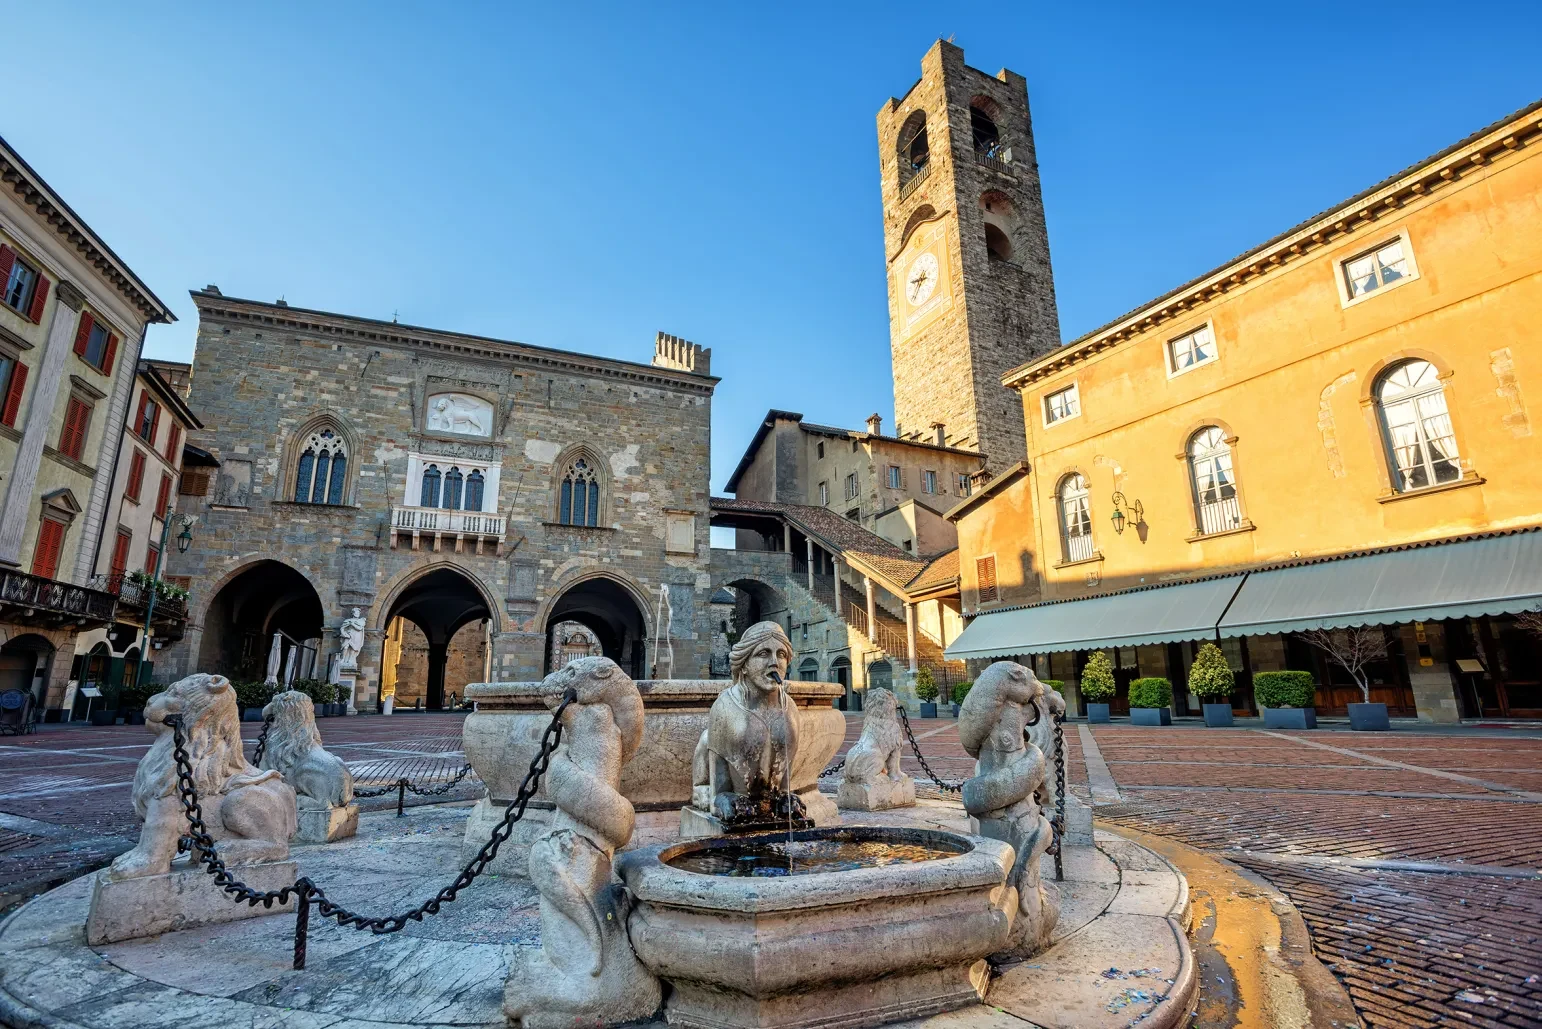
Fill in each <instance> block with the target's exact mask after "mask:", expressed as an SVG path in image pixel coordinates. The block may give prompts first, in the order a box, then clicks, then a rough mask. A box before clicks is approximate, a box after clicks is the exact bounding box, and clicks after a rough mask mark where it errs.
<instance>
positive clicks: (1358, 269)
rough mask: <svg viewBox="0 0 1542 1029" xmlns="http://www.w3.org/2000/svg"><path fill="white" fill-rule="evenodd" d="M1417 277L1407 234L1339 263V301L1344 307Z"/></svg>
mask: <svg viewBox="0 0 1542 1029" xmlns="http://www.w3.org/2000/svg"><path fill="white" fill-rule="evenodd" d="M1418 277H1419V268H1418V265H1417V264H1416V263H1415V262H1414V253H1413V245H1412V244H1411V243H1409V241H1408V233H1407V232H1406V231H1404V232H1401V233H1399V234H1398V235H1397V236H1396V237H1394V238H1392V239H1388V240H1383V241H1382V242H1380V243H1378V244H1376V245H1375V246H1374V247H1371V248H1370V249H1368V250H1362V251H1360V252H1359V253H1357V254H1355V255H1354V256H1353V257H1347V258H1345V259H1344V260H1342V261H1340V262H1339V264H1338V285H1339V300H1340V302H1342V303H1343V305H1344V306H1345V307H1348V306H1350V305H1351V304H1358V303H1360V302H1361V301H1362V300H1365V299H1367V298H1368V297H1370V296H1371V295H1373V294H1376V293H1381V292H1385V291H1386V290H1388V289H1391V288H1392V287H1393V286H1401V285H1402V284H1403V283H1405V282H1410V281H1412V280H1413V279H1416V278H1418Z"/></svg>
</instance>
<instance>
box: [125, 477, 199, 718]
mask: <svg viewBox="0 0 1542 1029" xmlns="http://www.w3.org/2000/svg"><path fill="white" fill-rule="evenodd" d="M171 519H172V514H171V505H170V504H167V505H166V510H165V511H163V512H162V513H161V545H160V548H159V549H157V550H156V552H155V571H154V572H153V573H152V574H151V576H150V582H149V583H148V584H147V585H146V587H145V589H146V591H147V592H148V594H149V596H147V597H146V598H145V625H144V633H143V635H144V640H143V641H142V642H141V643H140V644H139V667H137V668H135V669H134V685H135V686H136V687H137V686H142V685H143V684H144V678H145V655H146V654H148V653H149V652H150V639H151V637H152V636H153V635H154V629H153V628H152V627H151V624H150V620H151V619H152V618H154V617H155V596H156V587H158V586H159V585H160V584H161V565H162V564H164V563H165V561H166V542H167V537H168V536H170V535H171ZM178 521H179V522H180V523H181V525H182V531H181V532H180V533H178V534H177V552H178V553H180V554H185V553H187V548H188V547H190V546H192V545H193V532H192V528H193V519H192V517H191V516H189V515H180V516H178Z"/></svg>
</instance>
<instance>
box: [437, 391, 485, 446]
mask: <svg viewBox="0 0 1542 1029" xmlns="http://www.w3.org/2000/svg"><path fill="white" fill-rule="evenodd" d="M427 428H428V430H429V431H430V432H454V433H459V434H461V435H464V436H491V435H492V434H493V407H492V405H491V404H489V403H488V402H487V401H485V400H480V399H478V398H476V397H471V396H467V395H466V394H464V393H440V394H437V395H435V396H433V397H430V398H429V401H428V420H427Z"/></svg>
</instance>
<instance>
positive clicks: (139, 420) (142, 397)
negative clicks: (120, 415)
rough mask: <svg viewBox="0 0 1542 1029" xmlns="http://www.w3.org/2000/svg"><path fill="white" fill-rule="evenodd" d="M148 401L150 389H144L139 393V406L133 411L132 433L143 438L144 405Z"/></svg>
mask: <svg viewBox="0 0 1542 1029" xmlns="http://www.w3.org/2000/svg"><path fill="white" fill-rule="evenodd" d="M149 402H150V391H149V390H145V391H144V392H143V393H141V394H139V408H138V410H136V411H135V412H134V424H133V426H132V428H133V430H134V435H136V436H140V437H141V438H143V434H144V424H145V405H146V404H148V403H149Z"/></svg>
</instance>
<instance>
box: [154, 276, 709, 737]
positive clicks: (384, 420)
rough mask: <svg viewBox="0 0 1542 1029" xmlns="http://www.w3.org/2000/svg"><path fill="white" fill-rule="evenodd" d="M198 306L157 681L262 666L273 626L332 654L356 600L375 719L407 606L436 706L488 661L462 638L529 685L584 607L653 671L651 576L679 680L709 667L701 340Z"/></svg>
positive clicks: (630, 665)
mask: <svg viewBox="0 0 1542 1029" xmlns="http://www.w3.org/2000/svg"><path fill="white" fill-rule="evenodd" d="M193 300H194V302H195V303H196V304H197V306H198V310H199V331H198V349H197V355H196V357H195V360H194V366H193V373H192V403H193V406H194V407H195V408H196V409H197V410H198V411H199V414H200V417H202V418H203V419H204V422H205V423H206V428H205V429H203V430H202V431H200V432H197V433H194V434H193V437H192V441H191V442H192V444H193V445H194V446H195V447H197V448H200V449H201V450H204V451H207V452H208V453H209V454H210V455H212V459H213V460H216V461H218V463H219V467H218V470H217V476H216V477H215V478H214V483H213V485H212V487H211V488H210V490H209V493H208V494H207V495H204V496H187V495H185V496H183V497H182V508H181V509H182V510H183V511H185V512H186V513H189V514H192V515H195V516H196V517H197V519H198V522H199V524H198V526H197V527H196V528H195V530H194V533H195V542H194V544H193V546H192V548H191V550H190V551H189V552H188V553H187V554H186V555H183V556H182V557H180V558H178V560H177V562H176V567H175V569H174V570H175V571H176V572H178V573H180V574H185V575H188V576H190V577H191V578H192V581H193V592H192V596H191V597H190V599H189V625H188V630H187V635H186V636H185V638H184V639H183V640H182V641H181V643H179V644H178V645H177V646H176V647H175V648H169V649H168V651H167V652H165V653H163V655H162V657H161V664H162V666H163V667H168V672H169V671H170V666H174V667H175V668H176V669H177V670H180V671H187V670H191V669H193V668H205V669H209V670H219V671H222V672H225V673H226V674H230V675H233V676H252V677H256V678H260V677H261V674H260V672H261V666H262V664H263V662H264V661H265V659H266V656H267V654H268V652H269V647H270V641H271V639H272V638H273V636H274V635H275V634H278V635H279V637H280V640H281V642H283V645H284V646H285V647H291V646H299V647H302V648H304V647H307V646H310V647H314V648H315V649H316V650H317V651H318V652H319V658H320V659H319V660H318V661H317V663H316V667H317V668H318V669H324V668H326V667H327V666H326V659H327V657H328V655H331V654H332V653H334V652H335V651H336V650H337V645H336V638H335V634H336V631H337V627H338V626H339V624H340V623H341V621H342V620H343V619H344V618H347V617H348V616H349V615H350V613H351V612H352V609H354V608H358V609H359V612H360V614H361V616H362V617H363V618H364V619H365V623H366V627H367V628H366V641H365V647H364V650H363V652H362V654H361V655H360V657H359V661H358V665H359V679H358V685H357V687H356V690H355V698H354V699H355V704H356V705H357V706H359V707H361V708H363V709H366V710H371V709H373V707H374V706H375V704H376V702H377V700H378V696H379V690H380V687H381V682H382V677H383V674H384V667H383V666H384V660H383V653H382V648H383V644H384V641H385V640H386V638H387V635H388V633H393V632H394V634H395V639H396V640H397V644H396V645H397V646H398V647H400V646H401V641H402V640H403V639H404V637H406V638H409V639H410V638H411V637H410V634H406V633H405V632H404V629H403V627H401V626H396V627H394V628H393V623H394V622H396V621H397V620H398V619H403V620H405V621H406V622H410V623H412V625H413V626H415V627H416V628H417V630H419V631H420V632H421V635H422V637H423V639H424V641H425V645H426V647H427V658H426V668H425V670H424V678H425V681H424V683H423V691H424V695H425V706H427V707H431V708H432V707H439V706H440V705H441V704H442V703H443V702H444V700H445V698H446V696H447V695H448V694H450V693H455V694H463V693H464V686H465V683H464V682H461V681H457V679H459V678H460V677H461V676H468V675H470V673H471V672H472V671H475V670H476V669H477V663H476V660H475V658H474V657H472V658H468V657H467V656H466V655H464V654H462V655H460V656H459V657H452V655H451V653H450V649H451V642H452V640H455V639H457V634H460V637H459V638H460V639H470V640H477V639H481V640H485V641H488V645H490V648H491V654H490V669H491V673H492V675H493V677H495V678H498V679H537V678H540V677H541V676H542V675H543V674H544V673H545V672H546V671H547V670H548V665H549V655H550V654H551V653H552V647H551V638H550V634H551V631H552V629H553V628H554V627H555V626H556V625H558V624H559V623H562V622H565V621H577V622H581V623H582V624H583V625H584V626H585V627H587V628H588V629H590V630H592V631H593V633H594V634H595V636H596V638H597V639H598V640H599V642H600V644H601V646H602V647H603V649H604V652H605V654H606V655H607V656H610V657H612V658H614V659H615V660H617V661H618V662H619V663H620V664H621V666H622V667H623V668H625V669H626V670H627V671H628V673H629V674H631V675H633V676H635V677H639V678H642V677H646V676H647V675H648V674H649V672H650V670H651V666H652V662H653V659H654V653H655V641H656V638H657V631H658V630H657V627H656V626H655V624H654V622H655V614H654V612H655V609H656V606H657V602H658V599H659V594H660V591H661V590H663V591H665V592H667V594H668V597H669V601H670V606H671V608H672V611H673V619H672V630H671V636H672V644H673V648H672V649H673V653H674V664H675V671H676V674H681V675H691V676H705V675H706V674H707V672H708V668H709V663H710V650H711V640H710V628H711V627H710V624H709V618H710V615H709V612H708V605H707V600H708V598H709V597H710V596H711V583H710V577H709V572H708V555H709V546H708V539H707V534H708V445H709V436H710V417H711V400H712V392H713V388H714V386H715V384H716V381H717V380H715V379H713V378H712V377H711V376H710V374H709V373H708V368H709V360H710V354H711V352H710V351H707V350H703V349H702V348H700V347H698V346H695V345H694V344H691V343H689V342H686V341H684V340H680V339H677V338H675V337H672V336H667V335H665V334H662V333H661V334H660V335H659V338H658V340H657V341H656V343H655V347H654V353H653V360H652V363H651V364H634V363H630V362H626V361H618V360H612V359H608V358H601V357H593V356H588V355H583V354H575V353H568V352H563V351H557V350H549V349H544V348H541V347H535V346H530V345H527V344H522V343H513V342H506V341H502V340H497V339H491V338H485V337H479V336H470V335H463V334H459V333H451V332H440V331H436V330H432V329H422V328H416V327H411V326H406V325H399V324H396V323H395V322H380V321H373V320H370V319H364V318H354V317H350V316H346V315H339V314H332V313H327V312H321V311H308V310H301V309H299V308H294V307H289V306H288V305H286V304H284V303H282V302H280V303H271V304H270V303H259V302H256V301H250V300H237V299H234V298H231V297H226V296H224V295H222V294H221V293H220V291H219V290H218V289H216V288H213V287H209V288H206V289H204V290H201V291H197V292H195V293H194V294H193ZM484 623H485V624H484ZM468 626H469V627H472V628H471V631H469V632H467V631H465V630H467V627H468ZM308 641H316V642H314V643H308ZM399 660H400V659H399V658H398V661H399ZM457 662H459V663H458V664H457ZM447 666H449V667H450V668H456V667H458V668H459V669H460V671H459V672H456V673H454V674H453V675H452V673H451V672H450V671H449V670H447ZM393 674H395V673H393ZM476 678H481V675H480V674H478V675H477V676H476ZM398 688H399V684H398ZM398 703H400V699H399V700H398Z"/></svg>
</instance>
